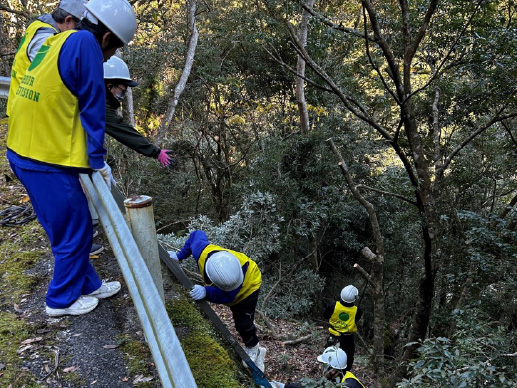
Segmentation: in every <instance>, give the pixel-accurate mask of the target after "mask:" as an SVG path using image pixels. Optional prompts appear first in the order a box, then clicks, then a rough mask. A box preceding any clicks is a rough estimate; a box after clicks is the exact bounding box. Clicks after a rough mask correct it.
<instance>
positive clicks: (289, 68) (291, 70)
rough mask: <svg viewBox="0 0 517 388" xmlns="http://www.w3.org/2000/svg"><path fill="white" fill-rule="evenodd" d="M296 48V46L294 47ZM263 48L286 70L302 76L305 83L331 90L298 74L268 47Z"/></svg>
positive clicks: (327, 90)
mask: <svg viewBox="0 0 517 388" xmlns="http://www.w3.org/2000/svg"><path fill="white" fill-rule="evenodd" d="M295 49H296V48H295ZM264 50H265V51H266V52H267V53H268V54H269V56H270V57H271V59H273V60H274V61H275V62H276V63H278V64H279V65H281V66H283V67H285V68H286V69H287V70H289V72H291V73H293V74H294V75H295V76H297V77H300V78H302V79H303V80H304V81H306V82H307V83H309V84H310V85H312V86H314V87H315V88H318V89H321V90H324V91H326V92H330V93H332V92H333V90H332V89H330V88H326V87H325V86H321V85H318V84H317V83H316V82H314V81H313V80H311V79H309V78H307V77H306V76H302V75H301V74H298V72H297V71H296V70H295V69H293V68H292V67H291V66H289V65H288V64H287V63H285V62H284V61H283V60H282V59H281V58H277V57H276V56H275V54H273V53H272V52H271V51H269V50H268V49H266V48H264Z"/></svg>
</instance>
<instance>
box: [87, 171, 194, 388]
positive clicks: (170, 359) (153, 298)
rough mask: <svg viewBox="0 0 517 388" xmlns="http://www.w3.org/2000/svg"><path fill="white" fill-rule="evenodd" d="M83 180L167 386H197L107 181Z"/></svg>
mask: <svg viewBox="0 0 517 388" xmlns="http://www.w3.org/2000/svg"><path fill="white" fill-rule="evenodd" d="M80 179H81V183H82V184H83V187H84V189H85V191H86V194H87V196H88V197H89V199H90V201H91V202H92V204H93V206H94V207H95V210H96V211H97V214H98V215H99V220H100V222H101V224H102V226H103V228H104V231H105V233H106V236H107V238H108V240H109V243H110V245H111V248H112V250H113V252H114V253H115V257H116V258H117V261H118V263H119V266H120V269H121V270H122V275H123V276H124V280H125V282H126V285H127V287H128V289H129V293H130V294H131V298H132V299H133V303H134V305H135V308H136V311H137V314H138V317H139V318H140V322H141V324H142V328H143V330H144V333H145V337H146V340H147V343H148V345H149V348H150V349H151V353H152V355H153V359H154V362H155V365H156V369H157V370H158V374H159V376H160V380H161V382H162V385H163V387H171V388H191V387H193V388H194V387H196V382H195V380H194V377H193V375H192V372H191V370H190V366H189V365H188V363H187V360H186V358H185V354H184V353H183V349H182V348H181V344H180V342H179V340H178V337H177V336H176V333H175V332H174V328H173V327H172V323H171V321H170V319H169V316H168V314H167V311H166V310H165V306H164V304H163V302H162V299H161V296H160V293H159V292H158V289H157V288H156V286H155V284H154V282H153V279H152V277H151V274H150V273H149V270H148V269H147V266H146V264H145V262H144V259H143V258H142V255H141V254H140V251H139V250H138V247H137V245H136V242H135V240H134V239H133V236H132V235H131V232H130V230H129V227H128V226H127V224H126V221H125V219H124V217H123V215H122V213H121V212H120V210H119V208H118V206H117V203H116V202H115V199H114V198H113V196H112V194H111V192H110V191H109V189H108V187H107V186H106V183H105V182H104V179H103V178H102V176H101V175H100V173H99V172H94V173H93V174H92V179H90V177H89V176H88V175H86V174H81V175H80Z"/></svg>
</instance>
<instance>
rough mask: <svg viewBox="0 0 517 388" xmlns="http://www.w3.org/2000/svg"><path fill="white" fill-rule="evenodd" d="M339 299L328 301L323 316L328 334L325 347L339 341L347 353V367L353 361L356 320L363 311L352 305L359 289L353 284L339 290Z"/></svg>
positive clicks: (349, 366)
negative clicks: (327, 324)
mask: <svg viewBox="0 0 517 388" xmlns="http://www.w3.org/2000/svg"><path fill="white" fill-rule="evenodd" d="M340 296H341V300H338V301H335V302H332V303H330V304H329V305H328V306H327V308H326V309H325V311H324V312H323V317H324V318H325V319H328V321H329V332H330V335H329V337H328V339H327V347H328V346H331V345H335V344H338V343H339V346H340V347H341V349H343V350H344V351H345V352H346V354H347V359H348V367H347V370H350V369H351V368H352V365H353V363H354V354H355V342H354V333H355V332H356V331H357V321H359V319H361V316H362V314H363V312H362V311H361V310H360V309H358V308H357V306H355V305H354V302H355V301H356V300H357V298H358V296H359V291H358V290H357V288H356V287H354V286H353V285H348V286H346V287H345V288H343V289H342V290H341V295H340Z"/></svg>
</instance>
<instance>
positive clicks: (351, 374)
mask: <svg viewBox="0 0 517 388" xmlns="http://www.w3.org/2000/svg"><path fill="white" fill-rule="evenodd" d="M346 379H354V380H355V381H357V382H358V383H359V384H361V387H364V385H363V383H361V382H360V381H359V379H358V378H357V377H355V376H354V374H353V373H352V372H348V371H347V372H346V373H345V376H344V377H343V380H341V382H342V383H346ZM364 388H366V387H364Z"/></svg>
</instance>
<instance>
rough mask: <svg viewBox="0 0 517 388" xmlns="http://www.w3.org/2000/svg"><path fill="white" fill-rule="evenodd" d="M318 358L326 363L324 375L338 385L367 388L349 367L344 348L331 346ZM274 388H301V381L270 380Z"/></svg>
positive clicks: (349, 387)
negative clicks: (283, 381)
mask: <svg viewBox="0 0 517 388" xmlns="http://www.w3.org/2000/svg"><path fill="white" fill-rule="evenodd" d="M317 360H318V361H319V362H321V363H323V364H325V366H326V368H325V371H324V376H325V378H326V379H327V380H330V381H332V382H333V383H335V384H336V386H338V387H343V388H345V387H347V388H366V386H365V385H364V384H363V383H361V382H360V381H359V379H358V378H357V377H356V376H355V375H354V374H353V373H352V372H350V371H348V370H346V368H347V355H346V353H345V352H344V350H343V349H340V348H338V347H337V346H330V347H328V348H326V349H325V351H324V352H323V353H322V354H320V355H319V356H318V358H317ZM270 384H271V386H272V387H273V388H301V387H302V385H301V384H300V383H288V384H284V383H281V382H279V381H270Z"/></svg>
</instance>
